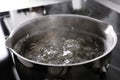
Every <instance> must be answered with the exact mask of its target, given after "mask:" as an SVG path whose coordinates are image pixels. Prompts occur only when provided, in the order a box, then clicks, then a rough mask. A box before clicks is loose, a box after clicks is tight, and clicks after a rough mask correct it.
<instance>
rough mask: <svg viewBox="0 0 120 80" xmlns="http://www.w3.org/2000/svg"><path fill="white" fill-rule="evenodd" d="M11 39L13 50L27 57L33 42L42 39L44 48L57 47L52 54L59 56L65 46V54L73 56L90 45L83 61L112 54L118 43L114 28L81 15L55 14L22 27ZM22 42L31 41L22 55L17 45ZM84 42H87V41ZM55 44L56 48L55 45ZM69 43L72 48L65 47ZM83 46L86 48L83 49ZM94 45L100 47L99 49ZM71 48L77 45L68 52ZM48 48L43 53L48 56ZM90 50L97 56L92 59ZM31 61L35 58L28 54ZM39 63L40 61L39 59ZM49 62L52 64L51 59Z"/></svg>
mask: <svg viewBox="0 0 120 80" xmlns="http://www.w3.org/2000/svg"><path fill="white" fill-rule="evenodd" d="M35 36H37V37H35ZM10 37H11V43H9V44H11V47H12V49H13V50H15V51H16V50H17V53H18V54H20V56H21V55H22V56H23V55H25V56H26V54H25V53H24V51H26V52H27V50H30V49H31V47H30V48H29V49H28V45H29V44H30V43H31V42H34V43H35V42H39V41H40V40H41V42H40V45H41V46H42V48H45V49H46V47H49V46H50V45H49V44H51V43H52V47H53V48H52V51H53V49H54V51H53V52H52V53H55V50H58V51H57V53H59V54H60V52H61V51H62V50H63V47H64V49H65V50H64V51H62V52H65V51H66V52H65V55H66V53H71V52H72V51H73V52H75V51H77V52H75V53H80V52H81V47H84V46H83V45H87V46H89V48H88V49H87V50H88V51H87V52H85V53H86V54H85V53H84V54H83V55H84V57H86V58H85V59H86V60H84V59H82V60H81V61H80V62H82V61H87V60H91V59H94V58H97V57H99V56H101V55H105V54H108V53H109V52H110V51H111V50H112V49H113V47H114V46H115V44H116V35H115V32H114V30H113V28H112V26H110V25H108V24H106V23H103V22H101V21H99V20H95V19H93V18H90V17H85V16H78V15H54V16H53V15H51V16H43V17H40V18H36V19H33V20H30V21H28V22H26V23H24V24H22V25H20V26H19V27H18V28H17V29H15V30H14V31H13V33H12V34H11V36H10ZM30 37H31V38H30ZM21 39H22V41H25V39H26V40H27V42H25V43H27V46H26V45H23V46H22V47H24V48H23V49H22V50H23V51H22V52H20V50H21V49H19V48H18V47H17V48H18V49H17V48H14V46H15V45H16V44H17V42H18V41H19V40H21ZM81 39H83V40H84V41H83V40H81ZM42 40H43V42H42ZM80 40H81V41H80ZM82 41H83V42H82ZM85 41H86V42H85ZM53 43H54V45H56V46H53ZM55 43H56V44H55ZM65 43H68V44H69V45H68V44H67V45H65ZM83 43H85V44H83ZM19 44H21V43H19ZM36 44H38V43H36ZM81 44H83V45H82V46H81ZM94 44H95V45H97V46H95V45H94ZM32 45H35V44H32ZM71 45H74V48H72V49H74V50H72V51H71V50H69V49H70V47H69V49H68V47H67V49H66V48H65V47H66V46H71ZM92 45H93V46H92ZM41 46H40V47H41ZM45 46H46V47H45ZM61 46H62V49H61ZM34 47H35V46H34ZM97 47H98V48H97ZM32 48H33V46H32ZM77 48H78V49H77ZM35 49H39V50H40V49H41V48H38V46H37V47H36V48H35ZM45 49H44V51H43V52H42V51H41V53H46V52H45ZM82 49H84V48H82ZM89 49H91V50H95V49H96V51H94V52H95V54H96V56H95V55H92V57H91V56H90V54H92V53H93V52H91V53H90V51H89ZM48 50H50V47H49V48H48V49H47V51H48ZM59 50H61V51H59ZM83 52H84V51H83ZM34 53H36V54H38V53H37V52H34V51H33V52H31V54H34ZM36 54H34V55H36ZM49 54H50V51H49ZM83 55H82V56H83ZM25 56H24V57H25ZM28 56H29V57H28ZM53 56H56V55H52V56H51V54H50V55H48V56H46V57H47V59H48V58H51V57H53ZM69 56H71V55H68V56H67V58H68V57H69ZM77 56H78V55H77ZM87 56H89V57H87ZM27 58H29V59H30V58H33V57H31V55H27ZM70 58H71V57H70ZM76 58H77V57H76ZM35 59H36V58H35ZM77 59H78V58H77ZM36 61H38V62H39V60H38V59H37V60H36ZM47 61H49V59H48V60H47ZM58 61H60V60H58ZM76 61H77V60H76ZM43 62H44V61H43ZM67 62H68V61H67ZM45 63H49V62H45ZM53 63H54V62H53ZM72 63H76V62H72ZM72 63H70V64H72ZM77 63H79V60H78V62H77ZM55 64H56V62H55ZM57 64H58V63H57ZM62 64H64V63H62Z"/></svg>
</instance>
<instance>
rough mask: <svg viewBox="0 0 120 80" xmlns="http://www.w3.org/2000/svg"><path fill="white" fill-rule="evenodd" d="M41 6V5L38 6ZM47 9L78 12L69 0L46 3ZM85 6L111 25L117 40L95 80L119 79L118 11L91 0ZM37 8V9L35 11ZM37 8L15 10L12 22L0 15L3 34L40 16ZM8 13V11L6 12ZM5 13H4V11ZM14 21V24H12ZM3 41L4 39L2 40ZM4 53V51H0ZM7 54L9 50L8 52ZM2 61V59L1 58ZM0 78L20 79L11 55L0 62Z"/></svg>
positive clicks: (62, 12) (119, 16) (119, 33)
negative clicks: (105, 64) (105, 70)
mask: <svg viewBox="0 0 120 80" xmlns="http://www.w3.org/2000/svg"><path fill="white" fill-rule="evenodd" d="M40 8H41V7H40ZM44 8H45V9H46V10H47V15H50V14H78V13H73V9H72V7H71V3H70V2H65V3H59V4H54V5H48V6H45V7H44ZM86 8H89V9H90V11H91V12H92V13H91V14H90V15H87V16H90V17H93V18H96V19H99V20H102V21H105V22H106V23H109V24H111V25H113V27H114V29H115V31H116V33H117V36H118V42H117V45H116V47H115V48H114V50H113V51H112V57H111V62H110V65H109V69H108V71H107V72H106V73H105V75H104V78H102V79H100V78H96V80H103V79H104V80H119V79H120V76H119V75H120V53H119V52H120V43H119V41H120V27H119V26H120V23H119V21H120V14H119V13H118V12H115V11H113V10H111V9H109V8H107V7H105V6H103V5H101V4H99V3H96V2H94V1H93V0H92V1H91V0H88V2H87V3H86ZM36 10H37V11H36ZM39 10H40V9H39V8H34V9H33V11H32V12H31V11H29V9H24V10H16V13H15V14H14V15H15V16H14V18H15V19H14V20H13V21H14V22H13V21H11V20H12V19H11V17H10V16H9V15H7V17H6V16H4V17H1V18H0V19H1V20H0V23H1V27H0V29H2V30H3V33H4V35H5V36H8V35H9V32H11V31H12V30H13V29H14V27H16V26H17V25H19V24H21V23H22V22H24V21H26V20H29V19H31V18H34V17H38V16H41V15H42V14H41V11H39ZM8 14H9V13H8ZM5 15H6V13H5ZM13 23H15V24H13ZM3 42H4V41H3ZM0 54H4V53H0ZM8 54H9V52H8ZM1 61H2V60H1ZM0 74H2V75H1V76H0V80H20V77H19V75H18V74H17V71H16V69H15V67H14V64H13V62H12V59H11V55H9V57H8V58H6V60H3V62H1V63H0Z"/></svg>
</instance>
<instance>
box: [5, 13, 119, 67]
mask: <svg viewBox="0 0 120 80" xmlns="http://www.w3.org/2000/svg"><path fill="white" fill-rule="evenodd" d="M51 16H67V17H69V16H73V17H80V18H86V19H89V20H93V21H95V22H100V23H103V24H107V23H105V22H103V21H101V20H98V19H95V18H91V17H89V16H83V15H76V14H54V15H45V16H40V17H51ZM40 17H38V18H34V19H31V20H28V21H26V22H24V23H23V24H21V25H18V26H17V27H16V28H14V30H13V31H12V32H11V34H10V36H9V37H8V39H7V40H6V46H7V48H8V49H10V50H11V51H12V52H13V54H15V55H16V56H17V57H19V58H21V59H23V60H25V61H28V62H31V63H35V64H38V65H45V66H63V67H64V66H76V65H83V64H87V63H90V62H93V61H96V60H99V59H101V58H103V57H104V56H106V55H108V54H109V53H110V52H111V51H112V50H113V49H114V47H115V46H116V44H117V35H116V33H115V32H113V34H112V36H114V39H113V45H112V46H111V48H109V49H108V50H107V51H105V52H104V53H103V54H102V55H100V56H98V57H95V58H93V59H90V60H87V61H83V62H79V63H74V64H50V63H42V62H37V61H34V60H30V59H28V58H25V57H23V56H22V55H20V54H19V53H17V52H16V51H14V50H13V49H12V48H11V46H10V45H9V44H8V43H9V41H10V39H11V37H12V36H13V35H14V33H15V32H16V31H17V30H18V29H19V28H21V27H22V26H23V25H25V24H27V23H30V22H31V21H34V20H39V19H40ZM107 25H108V26H109V27H110V28H111V29H113V27H112V25H110V24H107ZM113 31H114V29H113Z"/></svg>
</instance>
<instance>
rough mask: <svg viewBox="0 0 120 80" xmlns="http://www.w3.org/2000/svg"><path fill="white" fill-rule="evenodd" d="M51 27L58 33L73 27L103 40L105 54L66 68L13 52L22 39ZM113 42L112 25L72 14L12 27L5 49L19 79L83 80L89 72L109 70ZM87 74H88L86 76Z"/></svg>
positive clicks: (52, 16)
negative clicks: (10, 56)
mask: <svg viewBox="0 0 120 80" xmlns="http://www.w3.org/2000/svg"><path fill="white" fill-rule="evenodd" d="M51 26H52V27H51ZM59 27H61V28H59ZM51 28H52V29H61V30H65V29H73V28H74V29H77V30H83V31H87V32H89V33H92V34H96V35H98V36H100V37H102V38H104V39H105V40H106V44H107V51H105V53H104V54H102V55H101V56H99V57H96V58H94V59H91V60H88V61H84V62H80V63H76V64H66V65H53V64H47V63H40V62H36V61H33V60H29V59H27V58H25V57H23V56H21V55H20V54H19V53H17V52H16V51H14V49H13V46H14V45H15V44H16V42H17V41H18V40H20V39H21V38H22V37H24V36H26V35H27V34H30V33H34V32H37V31H46V30H49V29H51ZM116 43H117V36H116V33H115V31H114V29H113V27H112V26H111V25H109V24H106V23H104V22H102V21H100V20H96V19H94V18H90V17H87V16H80V15H71V14H59V15H48V16H41V17H39V18H35V19H32V20H29V21H27V22H25V23H23V24H21V25H19V26H18V27H17V28H15V29H14V30H13V32H12V33H11V34H10V36H9V37H8V39H7V41H6V45H7V48H8V49H9V50H10V51H11V53H13V54H14V60H15V65H16V68H17V71H18V74H19V76H20V78H21V80H33V79H34V80H54V79H60V80H84V79H85V80H86V79H87V78H88V77H87V76H89V77H91V76H92V75H91V73H97V72H99V73H101V72H103V68H105V69H107V68H108V67H107V65H108V64H109V62H110V55H111V51H112V50H113V48H114V47H115V45H116ZM88 72H89V73H90V74H89V75H86V73H88Z"/></svg>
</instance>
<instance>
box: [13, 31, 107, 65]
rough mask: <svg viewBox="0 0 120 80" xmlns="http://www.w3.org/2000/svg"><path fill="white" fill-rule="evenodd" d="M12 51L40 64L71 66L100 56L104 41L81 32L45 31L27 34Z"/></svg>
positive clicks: (103, 48) (102, 51)
mask: <svg viewBox="0 0 120 80" xmlns="http://www.w3.org/2000/svg"><path fill="white" fill-rule="evenodd" d="M14 50H15V51H16V52H18V53H19V54H21V55H22V56H24V57H26V58H28V59H31V60H34V61H37V62H42V63H49V64H63V65H65V64H73V63H79V62H83V61H87V60H90V59H93V58H96V57H98V56H100V55H102V54H103V53H104V51H105V45H104V40H103V39H102V38H101V37H98V36H96V35H93V34H88V33H86V32H81V31H66V32H59V31H47V32H45V31H44V32H38V33H34V34H28V35H26V36H25V37H24V38H22V39H21V40H19V41H18V42H17V43H16V45H15V46H14Z"/></svg>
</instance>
